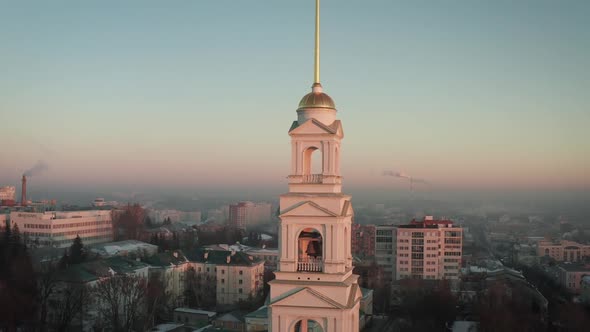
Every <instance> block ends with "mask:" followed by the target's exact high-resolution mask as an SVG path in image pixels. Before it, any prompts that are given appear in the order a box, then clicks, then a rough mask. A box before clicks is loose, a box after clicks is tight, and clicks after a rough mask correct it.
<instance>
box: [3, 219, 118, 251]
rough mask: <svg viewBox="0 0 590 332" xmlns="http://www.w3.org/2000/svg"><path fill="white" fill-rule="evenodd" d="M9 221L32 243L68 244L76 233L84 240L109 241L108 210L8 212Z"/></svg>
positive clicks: (54, 245)
mask: <svg viewBox="0 0 590 332" xmlns="http://www.w3.org/2000/svg"><path fill="white" fill-rule="evenodd" d="M10 222H11V224H13V225H14V224H16V225H17V226H18V228H19V230H20V232H21V233H22V234H23V237H24V238H25V240H26V241H27V242H29V243H32V244H34V245H36V246H40V247H43V246H52V247H57V248H66V247H69V246H70V245H71V244H72V242H73V240H74V239H75V238H76V236H80V238H81V239H82V241H83V242H84V244H93V243H102V242H110V241H113V225H112V218H111V212H110V211H105V210H91V211H52V212H15V211H13V212H11V214H10Z"/></svg>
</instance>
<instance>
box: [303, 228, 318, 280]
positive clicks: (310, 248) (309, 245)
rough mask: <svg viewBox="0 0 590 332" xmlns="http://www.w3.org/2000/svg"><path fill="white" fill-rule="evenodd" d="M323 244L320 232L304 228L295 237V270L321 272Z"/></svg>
mask: <svg viewBox="0 0 590 332" xmlns="http://www.w3.org/2000/svg"><path fill="white" fill-rule="evenodd" d="M323 250H324V246H323V241H322V234H320V232H318V231H317V230H316V229H314V228H305V229H303V230H302V231H301V233H299V236H298V237H297V271H305V272H322V270H323V255H324V251H323Z"/></svg>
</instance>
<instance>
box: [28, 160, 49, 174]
mask: <svg viewBox="0 0 590 332" xmlns="http://www.w3.org/2000/svg"><path fill="white" fill-rule="evenodd" d="M47 169H49V166H48V165H47V163H46V162H44V161H43V160H39V161H37V163H36V164H35V165H34V166H33V167H31V168H29V169H28V170H26V171H25V172H24V173H23V175H24V176H27V177H28V176H33V175H35V174H38V173H41V172H43V171H46V170H47Z"/></svg>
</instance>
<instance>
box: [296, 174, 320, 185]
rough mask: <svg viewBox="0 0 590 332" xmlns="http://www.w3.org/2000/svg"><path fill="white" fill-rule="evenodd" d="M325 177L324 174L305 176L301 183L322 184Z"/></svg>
mask: <svg viewBox="0 0 590 332" xmlns="http://www.w3.org/2000/svg"><path fill="white" fill-rule="evenodd" d="M323 179H324V176H323V175H322V174H304V175H303V177H302V179H301V182H302V183H322V180H323Z"/></svg>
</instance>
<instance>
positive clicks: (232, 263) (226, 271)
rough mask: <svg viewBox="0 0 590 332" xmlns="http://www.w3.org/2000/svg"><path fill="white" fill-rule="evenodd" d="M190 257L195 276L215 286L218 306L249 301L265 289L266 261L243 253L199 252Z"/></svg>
mask: <svg viewBox="0 0 590 332" xmlns="http://www.w3.org/2000/svg"><path fill="white" fill-rule="evenodd" d="M188 256H189V260H190V264H191V266H192V268H193V269H194V271H195V275H196V276H197V277H198V278H199V279H201V280H203V281H204V282H205V283H208V282H211V283H212V284H213V285H215V297H216V303H217V305H226V304H235V303H237V302H238V301H240V300H247V299H248V298H249V297H254V296H256V295H258V293H259V292H261V291H262V288H263V287H264V282H263V276H264V261H262V260H260V259H257V258H255V257H253V256H251V255H248V254H246V253H243V252H236V251H226V250H202V249H199V250H196V251H195V252H193V253H191V254H190V255H188Z"/></svg>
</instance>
